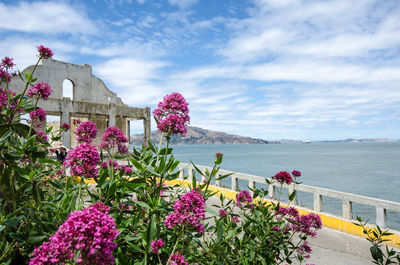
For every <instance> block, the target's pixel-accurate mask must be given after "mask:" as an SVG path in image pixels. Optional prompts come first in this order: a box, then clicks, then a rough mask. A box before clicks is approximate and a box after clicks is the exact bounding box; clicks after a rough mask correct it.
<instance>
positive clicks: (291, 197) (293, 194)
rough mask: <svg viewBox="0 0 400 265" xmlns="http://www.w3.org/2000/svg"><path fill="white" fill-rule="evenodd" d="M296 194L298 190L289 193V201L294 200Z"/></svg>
mask: <svg viewBox="0 0 400 265" xmlns="http://www.w3.org/2000/svg"><path fill="white" fill-rule="evenodd" d="M295 196H296V190H294V191H293V192H292V193H291V194H290V195H289V201H293V199H294V197H295Z"/></svg>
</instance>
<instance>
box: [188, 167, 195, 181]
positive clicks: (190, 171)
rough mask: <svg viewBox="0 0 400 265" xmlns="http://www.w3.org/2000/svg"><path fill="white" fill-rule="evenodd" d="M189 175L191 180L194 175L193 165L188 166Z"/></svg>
mask: <svg viewBox="0 0 400 265" xmlns="http://www.w3.org/2000/svg"><path fill="white" fill-rule="evenodd" d="M188 176H189V180H190V181H191V180H192V178H193V176H194V168H192V167H189V168H188Z"/></svg>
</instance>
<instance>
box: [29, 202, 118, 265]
mask: <svg viewBox="0 0 400 265" xmlns="http://www.w3.org/2000/svg"><path fill="white" fill-rule="evenodd" d="M108 211H109V207H108V206H105V205H104V204H102V203H96V204H94V205H91V206H89V208H87V209H82V210H81V211H75V212H72V213H70V214H69V216H68V219H67V220H66V221H65V223H64V224H62V225H61V226H60V227H59V228H58V230H57V232H56V233H55V234H54V235H53V236H51V237H50V239H49V241H48V242H44V243H43V244H42V245H41V246H40V247H38V248H35V250H34V252H33V255H32V258H31V260H30V261H29V265H39V264H40V265H44V264H65V263H76V264H101V265H105V264H114V257H113V256H112V252H113V250H114V248H116V246H117V244H115V243H114V241H115V240H116V238H117V237H118V234H119V231H118V230H116V227H115V222H114V219H113V218H112V217H110V216H108ZM78 252H79V254H77V253H78ZM76 256H77V259H76V260H74V259H75V257H76Z"/></svg>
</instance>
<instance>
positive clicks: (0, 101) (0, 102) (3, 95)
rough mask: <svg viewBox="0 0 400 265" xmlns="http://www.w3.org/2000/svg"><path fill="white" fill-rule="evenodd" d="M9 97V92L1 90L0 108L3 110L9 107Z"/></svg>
mask: <svg viewBox="0 0 400 265" xmlns="http://www.w3.org/2000/svg"><path fill="white" fill-rule="evenodd" d="M7 100H8V95H7V92H6V91H5V90H4V89H2V88H0V108H3V107H5V106H6V105H7Z"/></svg>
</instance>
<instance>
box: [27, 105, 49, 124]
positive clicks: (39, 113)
mask: <svg viewBox="0 0 400 265" xmlns="http://www.w3.org/2000/svg"><path fill="white" fill-rule="evenodd" d="M46 115H47V113H46V111H44V109H42V108H38V109H36V110H33V111H31V113H29V117H30V118H31V120H32V123H33V124H34V125H35V126H42V122H44V121H46Z"/></svg>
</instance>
